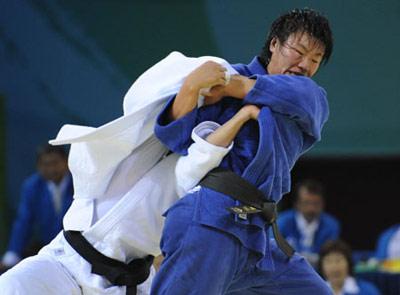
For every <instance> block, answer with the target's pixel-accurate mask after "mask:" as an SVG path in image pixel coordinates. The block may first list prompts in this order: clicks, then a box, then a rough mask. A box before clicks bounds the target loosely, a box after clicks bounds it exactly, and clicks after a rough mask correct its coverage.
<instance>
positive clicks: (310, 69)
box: [268, 32, 325, 77]
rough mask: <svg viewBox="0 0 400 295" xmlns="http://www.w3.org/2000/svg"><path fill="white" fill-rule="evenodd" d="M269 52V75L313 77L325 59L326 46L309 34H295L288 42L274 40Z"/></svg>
mask: <svg viewBox="0 0 400 295" xmlns="http://www.w3.org/2000/svg"><path fill="white" fill-rule="evenodd" d="M269 50H270V51H271V53H272V55H271V59H270V62H269V64H268V73H269V74H271V75H275V74H287V75H301V76H306V77H312V76H314V75H315V73H316V72H317V71H318V68H319V66H320V64H321V61H322V58H323V57H324V53H325V47H324V45H323V44H322V43H321V42H319V41H318V40H316V39H315V38H313V37H311V36H310V35H309V34H307V33H300V32H299V33H293V34H291V35H290V36H289V37H288V39H287V40H286V42H284V43H281V42H280V41H279V40H278V39H276V38H274V39H272V41H271V44H270V47H269Z"/></svg>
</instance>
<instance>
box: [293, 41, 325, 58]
mask: <svg viewBox="0 0 400 295" xmlns="http://www.w3.org/2000/svg"><path fill="white" fill-rule="evenodd" d="M298 45H299V46H300V47H301V48H302V49H303V50H305V51H308V52H309V51H311V50H310V49H308V48H307V47H305V46H304V45H303V44H301V43H298ZM315 55H318V56H323V54H322V53H320V52H319V53H316V54H315Z"/></svg>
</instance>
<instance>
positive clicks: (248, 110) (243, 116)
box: [206, 105, 260, 147]
mask: <svg viewBox="0 0 400 295" xmlns="http://www.w3.org/2000/svg"><path fill="white" fill-rule="evenodd" d="M259 113H260V109H259V108H258V107H256V106H254V105H246V106H244V107H242V108H241V109H240V110H239V111H238V112H237V113H236V114H235V115H234V116H233V117H232V118H231V119H230V120H229V121H227V122H226V123H225V124H223V125H222V126H221V127H219V128H218V129H217V130H215V131H214V132H213V133H211V134H210V135H208V136H207V138H206V140H207V141H208V142H209V143H211V144H214V145H217V146H222V147H227V146H229V145H230V143H231V142H232V140H233V139H234V138H235V136H236V135H237V133H238V132H239V130H240V128H242V126H243V124H244V123H246V122H247V121H248V120H250V119H253V120H257V118H258V114H259Z"/></svg>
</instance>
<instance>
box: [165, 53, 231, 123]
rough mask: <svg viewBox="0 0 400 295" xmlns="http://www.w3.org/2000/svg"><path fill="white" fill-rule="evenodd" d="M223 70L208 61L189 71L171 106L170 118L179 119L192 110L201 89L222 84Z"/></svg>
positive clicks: (218, 65)
mask: <svg viewBox="0 0 400 295" xmlns="http://www.w3.org/2000/svg"><path fill="white" fill-rule="evenodd" d="M225 71H226V69H225V68H224V67H223V66H221V65H220V64H218V63H216V62H212V61H208V62H205V63H204V64H202V65H201V66H200V67H198V68H197V69H195V70H194V71H193V72H191V73H190V74H189V75H188V76H187V77H186V79H185V82H184V83H183V85H182V87H181V89H180V90H179V92H178V94H177V95H176V98H175V100H174V102H173V104H172V106H171V111H170V119H171V120H176V119H180V118H182V117H183V116H184V115H186V114H188V113H189V112H190V111H192V110H193V109H194V108H195V107H196V106H197V101H198V98H199V93H200V90H201V89H204V88H211V87H214V86H218V85H224V84H225V79H224V78H225Z"/></svg>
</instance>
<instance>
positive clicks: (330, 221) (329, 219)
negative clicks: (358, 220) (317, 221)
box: [321, 212, 339, 227]
mask: <svg viewBox="0 0 400 295" xmlns="http://www.w3.org/2000/svg"><path fill="white" fill-rule="evenodd" d="M321 221H322V222H323V223H324V224H326V225H329V226H334V227H339V221H338V220H337V218H336V217H334V216H333V215H331V214H329V213H326V212H323V213H322V214H321Z"/></svg>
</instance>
